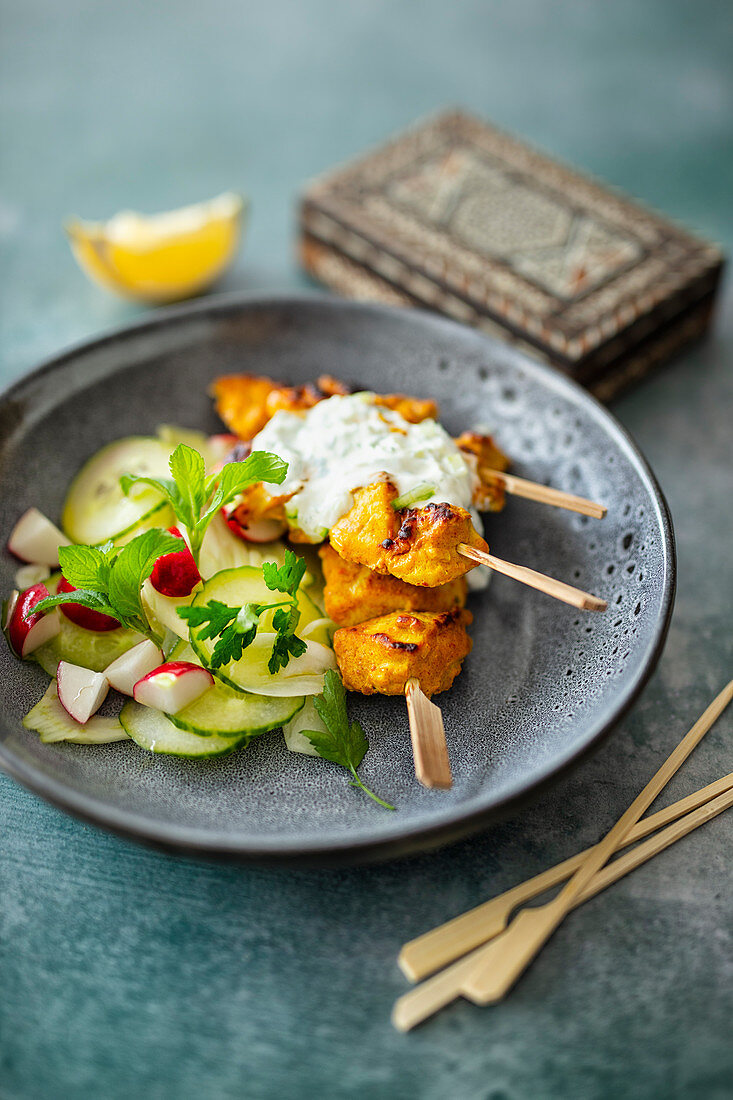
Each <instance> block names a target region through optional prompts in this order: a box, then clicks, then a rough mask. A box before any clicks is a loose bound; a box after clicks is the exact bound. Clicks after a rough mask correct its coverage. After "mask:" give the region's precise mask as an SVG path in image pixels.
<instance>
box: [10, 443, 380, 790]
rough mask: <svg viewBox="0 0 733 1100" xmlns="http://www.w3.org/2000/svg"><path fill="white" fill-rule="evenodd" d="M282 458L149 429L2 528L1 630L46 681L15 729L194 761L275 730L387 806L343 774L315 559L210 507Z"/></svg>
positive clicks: (347, 727)
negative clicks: (43, 506) (54, 516)
mask: <svg viewBox="0 0 733 1100" xmlns="http://www.w3.org/2000/svg"><path fill="white" fill-rule="evenodd" d="M287 469H288V466H287V463H286V462H284V461H283V460H282V459H281V458H279V457H278V456H277V455H275V454H271V453H269V452H267V451H255V452H252V453H251V454H249V455H248V456H247V457H246V458H245V459H244V460H243V461H239V460H238V451H237V448H236V439H235V437H233V436H211V437H209V436H206V435H204V434H203V433H199V432H194V431H190V430H179V429H175V428H171V427H169V426H163V427H161V428H159V429H158V432H157V435H156V436H151V437H147V436H133V437H128V438H125V439H120V440H116V441H115V442H112V443H110V444H108V445H107V446H106V447H104V448H103V449H102V450H101V451H99V452H97V453H96V454H95V455H93V456H92V457H91V458H90V459H89V460H88V462H87V463H86V464H85V466H84V467H83V468H82V469H81V471H80V472H79V473H78V474H77V475H76V477H75V478H74V480H73V481H72V483H71V485H70V487H69V489H68V492H67V495H66V499H65V502H64V506H63V509H62V514H61V526H60V527H58V526H56V525H55V524H54V523H53V522H52V521H51V520H50V519H49V518H47V517H46V516H45V515H43V513H41V512H40V511H38V509H36V508H30V509H29V510H28V511H26V512H25V513H24V514H23V515H22V516H21V517H20V519H19V520H18V522H17V523H16V525H15V527H14V529H13V531H12V533H11V535H10V538H9V540H8V549H9V550H10V552H11V553H12V554H14V555H15V556H16V557H17V558H19V559H20V560H21V561H22V562H24V563H25V564H23V565H22V566H20V567H19V569H18V571H17V574H16V588H15V590H14V591H13V592H12V593H11V594H10V595H9V596H8V598H7V599H6V601H5V603H4V606H3V629H4V633H5V637H6V639H7V642H8V645H9V646H10V648H11V650H12V651H13V653H14V654H15V655H16V656H17V657H18V658H20V659H22V660H31V661H34V662H36V663H37V664H38V665H40V666H41V668H42V669H43V670H44V671H45V672H46V673H47V674H48V675H49V676H50V677H51V681H50V683H49V686H48V689H47V690H46V692H45V694H44V695H43V696H42V698H41V699H39V700H38V702H37V703H36V704H35V706H34V707H33V708H32V709H31V710H30V711H29V713H28V714H27V715H26V716H25V718H24V719H23V724H24V726H25V727H26V728H27V729H29V730H32V731H35V732H37V733H38V734H39V736H40V739H41V741H43V742H46V743H51V742H59V741H69V742H73V743H74V744H78V745H99V744H104V743H109V742H114V741H127V740H129V741H133V742H134V743H135V744H136V745H138V746H139V747H140V748H142V749H145V750H146V751H148V752H151V753H158V754H164V755H169V756H180V757H188V758H196V759H198V758H204V757H214V756H222V755H225V754H227V753H231V752H233V751H235V750H237V749H242V748H244V747H245V746H246V745H247V744H248V743H249V742H250V741H251V740H252V738H254V737H258V736H261V735H262V734H266V733H270V732H273V731H280V730H282V732H283V734H284V737H285V743H286V745H287V747H288V749H290V750H291V751H294V752H300V753H305V754H308V755H310V756H314V757H319V756H320V757H322V758H323V759H325V760H329V761H332V762H333V763H335V764H340V765H342V766H343V767H345V768H346V769H347V771H348V773H349V775H350V782H351V784H352V786H355V787H358V788H360V789H361V790H362V791H363V792H364V793H365V794H367V795H369V797H370V798H372V799H373V800H374V801H375V802H378V803H379V804H380V805H382V806H384V807H386V808H388V809H392V808H393V807H391V806H390V805H389V804H388V803H386V802H384V801H383V800H382V799H380V798H379V797H378V796H377V795H375V794H374V792H372V791H370V790H368V788H366V787H365V786H364V785H363V783H362V782H361V780H360V779H359V776H358V773H357V768H358V766H359V764H360V763H361V760H362V759H363V757H364V754H365V752H366V750H367V748H368V742H367V739H366V737H365V735H364V733H363V730H362V729H361V727H360V726H359V724H358V723H357V722H353V721H352V722H349V720H348V718H347V715H346V703H345V692H344V688H343V685H342V683H341V680H340V678H339V675H338V672H337V670H336V660H335V656H334V652H333V648H332V636H333V630H334V629H335V628H334V624H333V623H332V622H331V620H330V619H328V618H327V617H326V615H325V613H324V611H323V605H322V587H323V585H322V578H321V577H320V567H319V565H318V558H317V556H316V555H309V556H308V557H307V558H306V557H304V556H301V555H300V554H298V555H296V554H295V553H294V552H293V551H292V550H291V549H289V548H288V547H287V546H286V545H285V544H284V543H283V542H282V541H281V540H279V539H275V540H273V541H267V542H265V541H260V538H261V537H263V536H264V537H268V536H269V537H271V535H272V532H269V531H267V530H265V531H262V532H257V531H250V532H249V533H248V537H244V534H243V532H242V531H241V529H240V528H239V527H238V526H236V525H233V524H230V522H229V521H228V519H227V516H228V514H229V512H230V511H231V507H232V505H236V502H237V499H238V497H239V495H240V494H241V493H242V492H243V490H245V489H246V488H247V487H248V486H251V485H253V484H255V483H258V482H267V483H268V484H276V485H277V484H281V483H282V482H283V481H284V479H285V477H286V476H287ZM255 540H256V541H255ZM100 711H101V713H100Z"/></svg>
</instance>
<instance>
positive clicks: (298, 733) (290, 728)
mask: <svg viewBox="0 0 733 1100" xmlns="http://www.w3.org/2000/svg"><path fill="white" fill-rule="evenodd" d="M303 730H321V731H322V732H323V733H327V732H328V731H327V730H326V727H325V725H324V722H323V719H322V718H321V716H320V714H319V713H318V711H317V710H316V708H315V707H314V705H313V699H312V698H308V699H306V701H305V705H304V706H303V708H302V709H301V710H299V711H298V713H297V714H296V715H295V717H294V718H293V719H292V720H291V721H290V722H288V723H287V725H285V726H283V735H284V737H285V744H286V745H287V747H288V748H289V750H290V752H302V753H303V754H304V755H305V756H318V753H317V752H316V750H315V749H314V747H313V745H312V744H311V742H310V741H309V740H308V738H307V737H306V736H305V734H304V733H303Z"/></svg>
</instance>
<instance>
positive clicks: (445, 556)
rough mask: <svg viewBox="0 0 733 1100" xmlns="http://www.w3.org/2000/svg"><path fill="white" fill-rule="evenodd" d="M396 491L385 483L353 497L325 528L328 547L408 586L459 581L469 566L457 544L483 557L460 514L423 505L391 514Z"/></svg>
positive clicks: (453, 508) (454, 508) (443, 507)
mask: <svg viewBox="0 0 733 1100" xmlns="http://www.w3.org/2000/svg"><path fill="white" fill-rule="evenodd" d="M396 498H397V490H396V488H395V486H394V485H393V484H392V483H391V482H389V481H380V482H376V483H375V484H374V485H368V486H367V487H366V488H364V489H357V490H356V491H355V492H354V505H353V507H352V508H351V509H350V511H348V512H347V513H346V515H344V516H342V517H341V519H339V520H337V522H336V524H335V525H334V526H333V527H332V528H331V545H332V546H333V548H334V550H335V551H336V552H337V553H338V554H340V555H341V557H342V558H346V560H347V561H354V562H358V563H359V565H365V566H366V567H367V568H368V569H373V570H374V571H375V572H377V573H389V574H391V575H392V576H393V577H398V578H399V579H400V580H403V581H406V582H407V583H408V584H416V585H424V586H426V587H428V588H435V587H436V586H437V585H440V584H448V583H449V582H450V581H454V580H455V579H456V578H457V577H462V576H463V575H464V574H465V573H468V571H469V570H470V569H473V568H474V564H475V563H474V562H472V561H469V560H468V559H467V558H464V557H463V556H462V555H461V554H459V553H458V549H457V547H458V545H459V543H466V544H468V545H469V546H471V547H474V548H475V549H477V550H483V551H488V549H489V548H488V545H487V544H486V542H485V541H484V539H482V538H481V536H480V535H479V534H478V532H477V531H476V529H475V528H474V526H473V521H472V520H471V515H470V513H469V512H467V511H466V510H465V508H459V507H457V506H456V505H453V504H426V505H425V506H424V507H423V508H403V509H400V510H395V509H394V508H393V507H392V501H394V500H396Z"/></svg>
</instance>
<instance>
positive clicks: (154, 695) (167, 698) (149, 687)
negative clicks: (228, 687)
mask: <svg viewBox="0 0 733 1100" xmlns="http://www.w3.org/2000/svg"><path fill="white" fill-rule="evenodd" d="M213 684H214V677H213V676H212V675H211V673H210V672H208V671H207V669H205V668H201V666H200V665H194V664H191V663H190V662H189V661H167V662H166V663H165V664H164V665H160V666H159V667H158V668H156V669H154V670H153V671H152V672H149V673H148V674H147V676H143V678H142V680H138V682H137V683H136V684H135V687H134V688H133V692H132V695H133V698H134V700H135V702H136V703H142V704H143V705H144V706H146V707H154V708H155V709H156V710H162V711H163V712H164V713H165V714H177V713H178V711H179V710H183V708H184V707H187V706H188V705H189V703H192V702H193V701H194V699H198V697H199V695H203V694H204V692H205V691H208V690H209V688H210V687H212V686H213Z"/></svg>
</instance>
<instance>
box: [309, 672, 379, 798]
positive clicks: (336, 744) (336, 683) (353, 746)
mask: <svg viewBox="0 0 733 1100" xmlns="http://www.w3.org/2000/svg"><path fill="white" fill-rule="evenodd" d="M313 704H314V706H315V708H316V710H317V711H318V715H319V717H320V718H321V720H322V722H323V724H324V726H325V727H326V729H325V731H324V730H303V733H304V734H305V736H306V737H307V738H308V740H309V741H310V743H311V745H313V748H314V749H315V750H316V752H317V753H318V755H319V756H321V757H322V758H323V759H324V760H330V761H331V762H332V763H333V764H340V765H341V767H342V768H346V770H347V771H348V772H350V773H351V776H352V779H351V786H352V787H358V788H359V790H362V791H363V792H364V794H366V795H368V796H369V797H370V798H373V799H374V801H375V802H378V803H379V805H380V806H384V807H385V809H387V810H394V806H392V805H391V804H390V803H389V802H385V801H384V799H383V798H380V797H379V795H377V794H375V793H374V791H371V790H370V789H369V788H368V787H367V786H365V785H364V783H362V781H361V779H360V778H359V776H358V775H357V771H356V769H357V768H358V767H359V765H360V764H361V762H362V760H363V759H364V757H365V755H366V751H367V749H368V748H369V742H368V740H367V737H366V734H365V733H364V730H363V729H362V728H361V726H360V724H359V723H358V722H356V721H354V722H349V716H348V713H347V710H346V692H345V690H344V685H343V684H342V682H341V677H340V676H339V674H338V672H335V671H334V670H333V669H332V668H330V669H328V671H327V672H326V673H325V675H324V678H323V694H322V695H319V696H318V697H317V698H316V699H314V700H313Z"/></svg>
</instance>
